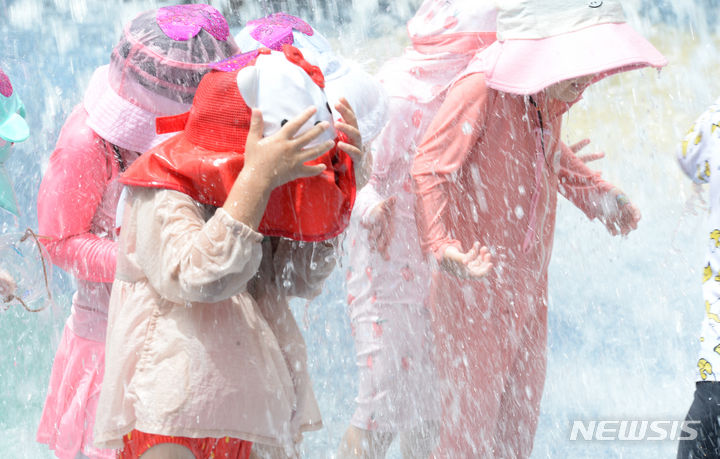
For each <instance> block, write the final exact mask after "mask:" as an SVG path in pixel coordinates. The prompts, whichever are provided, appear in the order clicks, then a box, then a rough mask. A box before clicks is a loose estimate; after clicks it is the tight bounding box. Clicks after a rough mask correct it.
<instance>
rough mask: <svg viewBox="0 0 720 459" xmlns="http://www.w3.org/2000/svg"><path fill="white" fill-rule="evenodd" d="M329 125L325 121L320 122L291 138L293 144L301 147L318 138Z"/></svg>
mask: <svg viewBox="0 0 720 459" xmlns="http://www.w3.org/2000/svg"><path fill="white" fill-rule="evenodd" d="M286 126H287V125H286ZM329 127H330V123H328V122H327V121H323V122H320V123H318V124H316V125H315V126H313V127H311V128H310V129H308V130H307V131H305V132H303V133H302V134H300V135H298V136H297V137H295V138H294V139H292V142H293V145H294V146H296V147H299V148H302V147H304V146H305V145H307V144H309V143H310V142H312V141H313V140H315V139H316V138H318V137H319V136H321V135H322V133H323V132H325V131H326V130H327V129H328V128H329Z"/></svg>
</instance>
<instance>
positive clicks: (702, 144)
mask: <svg viewBox="0 0 720 459" xmlns="http://www.w3.org/2000/svg"><path fill="white" fill-rule="evenodd" d="M719 125H720V99H719V100H717V101H715V103H714V104H713V105H711V106H710V108H708V109H707V110H706V111H705V113H703V114H702V115H700V117H699V118H698V119H697V121H696V122H695V124H694V125H693V127H692V129H690V131H689V132H688V133H687V135H686V136H685V138H684V139H683V142H682V145H681V146H680V149H679V150H678V154H677V157H678V161H679V162H680V167H681V168H682V170H683V172H685V174H687V176H688V177H689V178H690V179H691V180H692V181H693V182H695V183H698V184H706V183H709V184H710V196H711V199H710V203H711V204H710V222H709V227H708V230H709V240H708V241H707V244H708V251H707V255H706V263H705V269H704V271H703V286H702V290H703V297H704V300H705V317H704V318H703V323H702V330H701V333H700V356H699V358H698V363H697V367H698V373H697V379H696V380H697V383H696V388H695V397H694V399H693V402H692V405H691V406H690V409H689V411H688V414H687V419H686V420H687V421H694V422H695V424H693V425H691V427H693V428H694V429H695V430H697V431H698V436H697V438H695V439H692V440H690V439H688V440H683V441H680V442H679V443H680V444H679V447H678V455H677V457H678V459H689V458H693V457H716V456H717V454H718V451H720V428H719V427H718V416H720V404H719V403H718V399H720V383H718V371H719V370H718V369H719V368H720V355H718V352H717V350H718V346H719V345H720V333H718V331H717V327H718V324H719V323H720V309H719V308H718V299H720V289H718V286H719V285H720V284H719V283H720V275H718V273H719V272H720V258H718V247H720V229H719V228H720V221H718V213H717V208H716V207H715V204H714V203H716V202H717V198H718V191H720V190H719V189H718V185H719V184H720V182H718V161H717V159H716V156H717V154H718V151H720V138H719V137H718V133H717V132H716V130H717V127H718V126H719Z"/></svg>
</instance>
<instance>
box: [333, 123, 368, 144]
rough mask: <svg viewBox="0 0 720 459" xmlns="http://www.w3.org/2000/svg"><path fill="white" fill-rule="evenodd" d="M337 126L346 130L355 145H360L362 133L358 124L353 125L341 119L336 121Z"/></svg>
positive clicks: (339, 129)
mask: <svg viewBox="0 0 720 459" xmlns="http://www.w3.org/2000/svg"><path fill="white" fill-rule="evenodd" d="M335 128H337V130H338V131H342V132H344V133H345V134H346V135H347V136H348V137H349V138H350V140H352V141H353V143H354V144H355V145H358V146H359V145H360V143H361V142H362V135H361V134H360V129H358V127H357V125H352V124H349V123H346V122H344V121H342V120H341V121H337V122H336V123H335Z"/></svg>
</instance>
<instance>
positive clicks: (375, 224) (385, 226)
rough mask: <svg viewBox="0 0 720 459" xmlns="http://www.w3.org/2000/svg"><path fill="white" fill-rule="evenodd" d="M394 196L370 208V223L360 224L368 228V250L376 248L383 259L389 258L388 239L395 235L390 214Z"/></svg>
mask: <svg viewBox="0 0 720 459" xmlns="http://www.w3.org/2000/svg"><path fill="white" fill-rule="evenodd" d="M395 201H396V198H395V196H392V197H390V198H388V199H386V200H384V201H382V202H380V203H378V204H377V205H376V206H375V207H373V208H372V209H371V210H370V215H369V218H368V220H369V221H370V223H365V222H362V223H361V225H362V226H363V227H365V228H367V229H368V242H369V244H370V250H376V251H377V252H378V253H380V255H381V256H382V258H383V260H386V261H388V260H390V252H389V251H388V248H389V247H390V241H391V240H392V238H393V236H394V235H395V224H394V222H393V218H392V214H393V209H394V208H395Z"/></svg>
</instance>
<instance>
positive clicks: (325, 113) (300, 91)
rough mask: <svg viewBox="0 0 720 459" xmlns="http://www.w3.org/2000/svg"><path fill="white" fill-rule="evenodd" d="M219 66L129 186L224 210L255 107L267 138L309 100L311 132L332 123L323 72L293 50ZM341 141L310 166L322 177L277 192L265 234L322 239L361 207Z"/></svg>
mask: <svg viewBox="0 0 720 459" xmlns="http://www.w3.org/2000/svg"><path fill="white" fill-rule="evenodd" d="M214 68H215V69H216V70H214V71H212V72H211V73H209V74H207V75H206V76H205V77H203V79H202V81H201V82H200V85H199V87H198V90H197V93H196V94H195V99H194V100H193V105H192V108H191V109H190V112H188V113H185V114H182V115H178V116H173V117H165V118H158V120H157V129H158V132H172V131H179V130H182V132H181V133H180V134H178V135H176V136H174V137H172V138H170V139H169V140H166V141H165V142H163V143H161V144H160V145H158V146H157V147H155V148H153V149H151V150H150V151H148V152H147V153H145V154H143V155H142V156H140V158H138V159H137V160H136V161H135V162H134V163H133V164H132V166H130V168H128V170H127V171H125V173H124V174H123V175H122V176H121V178H120V181H121V182H122V183H124V184H125V185H131V186H140V187H150V188H164V189H171V190H176V191H180V192H182V193H185V194H187V195H189V196H191V197H192V198H193V199H195V200H196V201H198V202H201V203H203V204H209V205H212V206H215V207H220V206H222V205H223V204H224V203H225V200H226V199H227V195H228V193H229V192H230V189H231V188H232V186H233V183H234V182H235V178H236V177H237V175H238V174H239V172H240V170H241V169H242V168H243V164H244V152H245V142H246V140H247V135H248V131H249V128H250V116H251V111H252V109H251V107H252V108H260V109H261V111H262V113H263V119H264V121H265V132H264V134H265V135H266V136H267V135H270V134H272V133H273V132H274V130H277V129H279V128H280V127H281V126H282V124H284V123H283V121H284V120H287V119H290V118H292V117H294V116H296V115H298V114H299V113H300V112H301V111H302V109H304V107H306V106H307V105H309V103H308V98H310V99H311V100H312V101H313V102H314V104H315V105H316V106H318V110H317V113H316V114H315V115H314V118H313V119H311V120H310V121H308V123H307V124H306V126H307V127H309V126H312V125H313V124H315V123H317V122H319V121H322V120H326V119H327V120H329V121H332V118H331V113H330V110H329V109H328V108H327V99H326V98H325V96H324V92H323V90H322V88H323V86H324V80H323V76H322V72H321V71H320V69H319V68H317V67H315V66H313V65H311V64H309V63H308V62H307V61H306V60H305V59H304V58H303V56H302V54H301V53H300V51H299V50H297V49H296V48H294V47H292V46H285V47H284V48H283V52H274V51H272V52H271V51H270V50H267V49H265V50H259V51H253V52H250V53H245V54H241V55H238V56H235V57H233V58H231V59H227V60H225V61H221V62H219V63H218V64H216V65H214ZM296 99H297V100H296ZM293 100H296V102H295V103H293V102H292V101H293ZM315 118H317V119H315ZM303 129H305V126H304V127H303ZM323 140H325V138H322V139H319V141H323ZM337 140H338V139H337V138H336V146H335V147H333V149H331V150H330V151H328V152H326V153H325V154H323V155H322V156H321V157H320V158H318V159H316V160H314V161H312V162H309V163H308V164H321V163H322V164H325V166H326V169H325V171H324V172H323V173H322V174H320V175H318V176H315V177H309V178H301V179H297V180H294V181H292V182H289V183H286V184H285V185H282V186H280V187H278V188H276V189H275V190H273V192H272V194H271V195H270V200H269V202H268V205H267V208H266V210H265V214H264V215H263V218H262V221H261V222H260V226H259V231H260V232H261V233H263V234H265V235H267V236H281V237H286V238H290V239H294V240H298V241H308V242H316V241H322V240H327V239H330V238H332V237H335V236H337V235H338V234H340V233H341V232H342V231H343V230H344V229H345V228H346V227H347V225H348V222H349V219H350V213H351V211H352V207H353V204H354V202H355V191H356V190H355V174H354V170H353V164H352V160H351V159H350V157H349V156H348V155H347V154H345V153H344V152H343V151H341V150H340V149H338V148H337Z"/></svg>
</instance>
